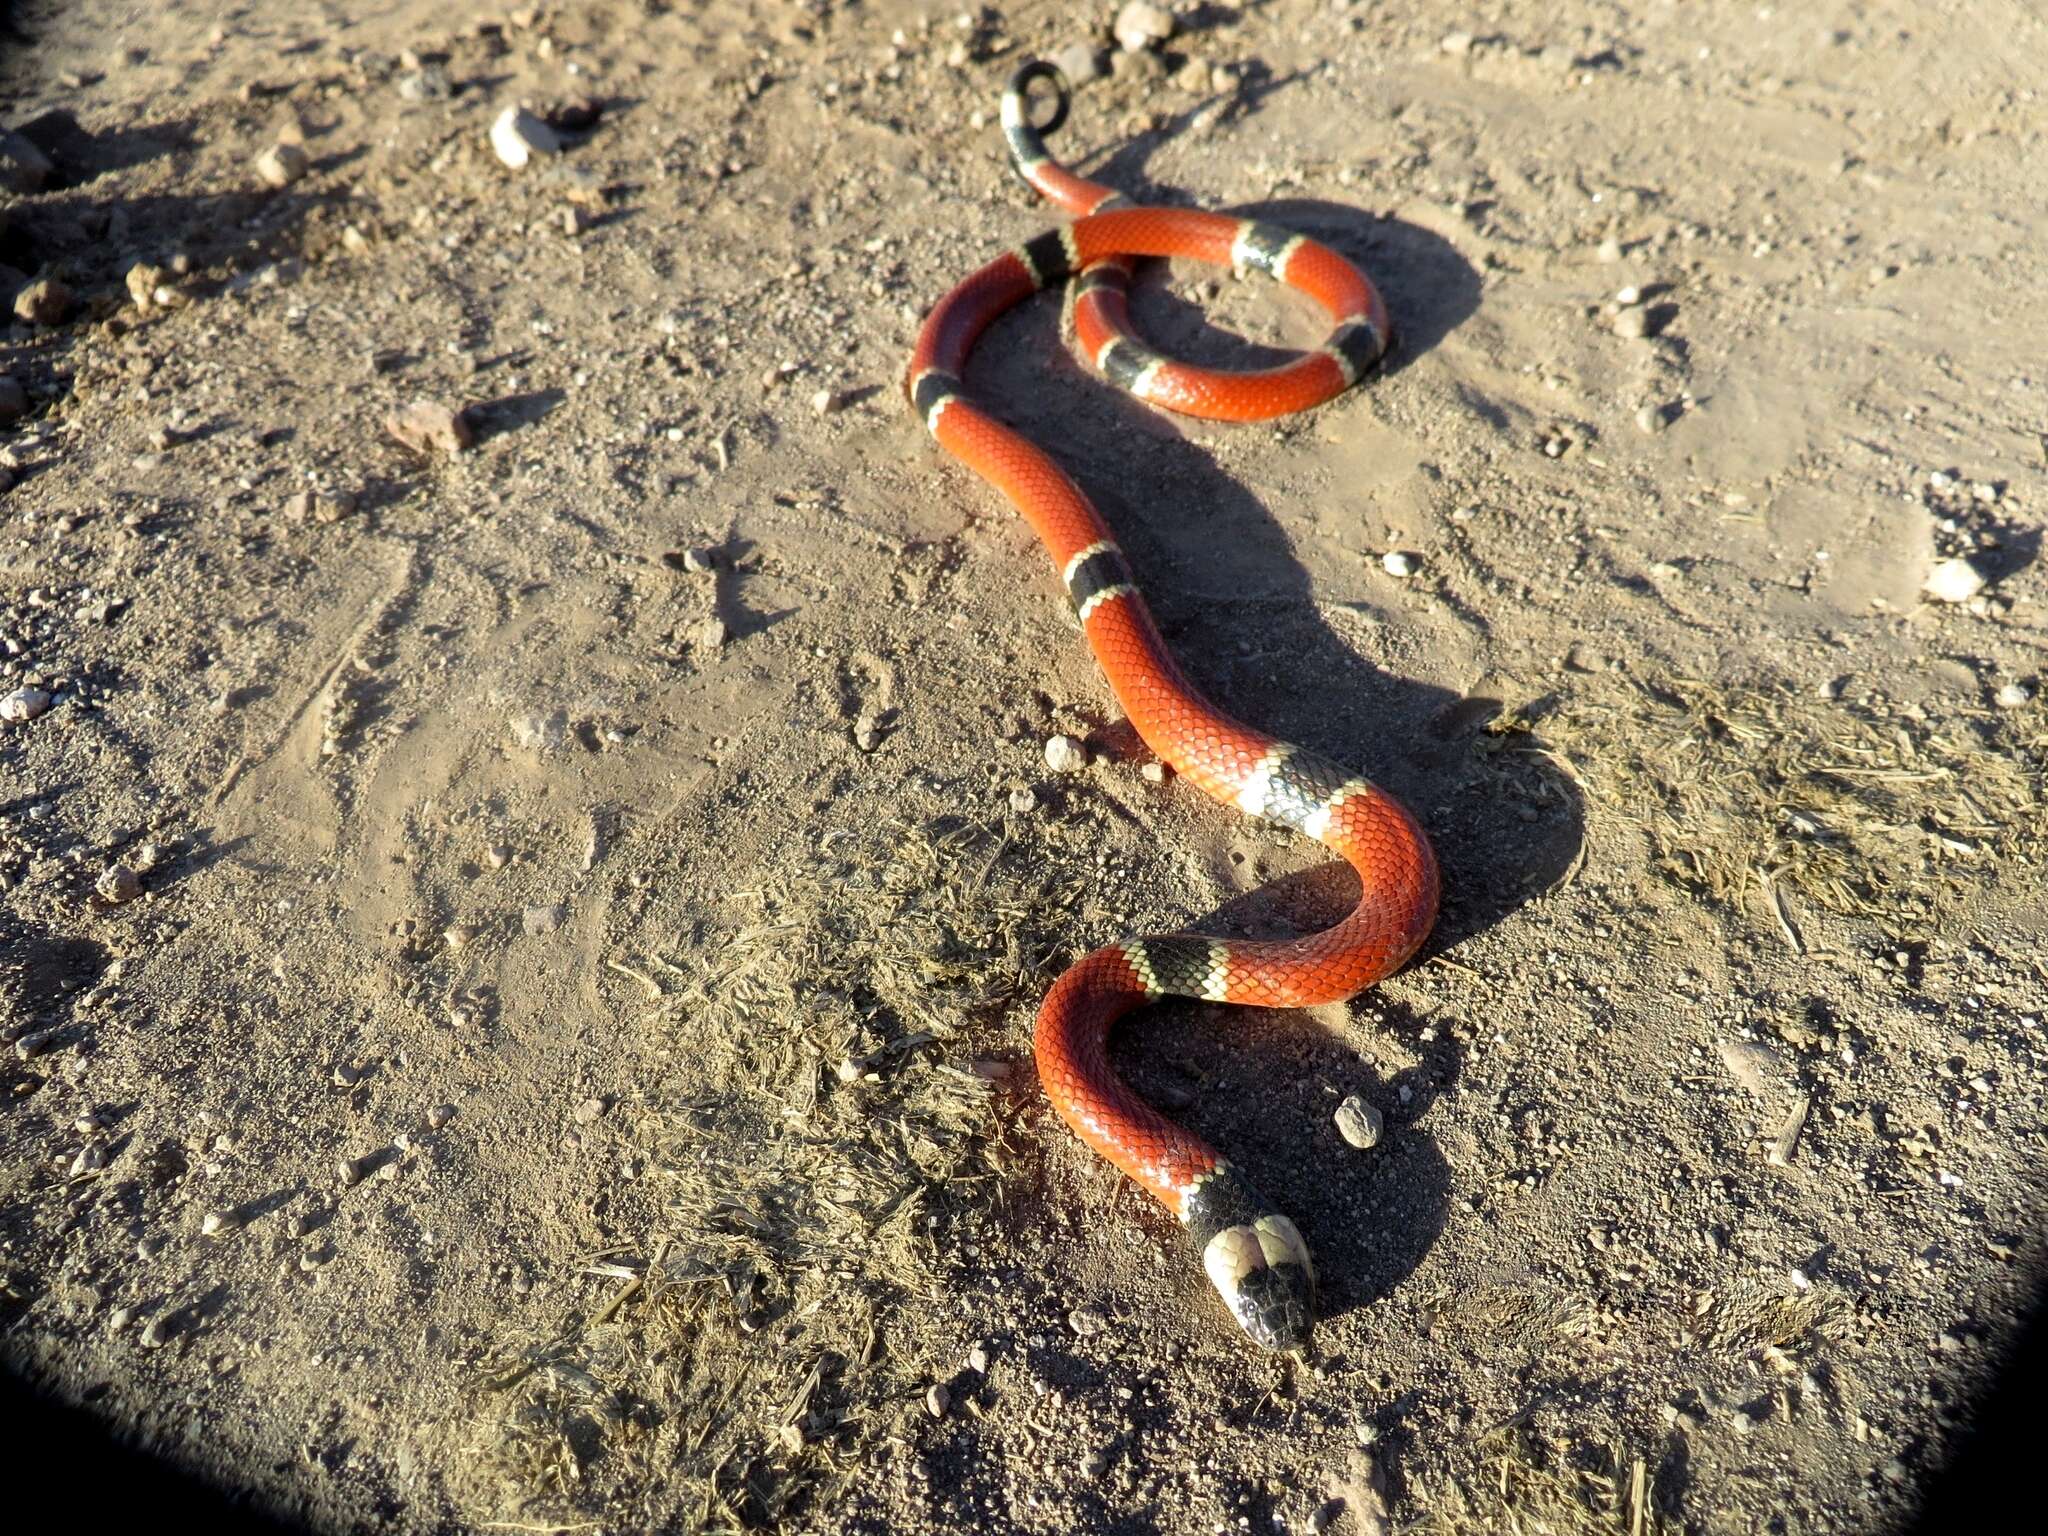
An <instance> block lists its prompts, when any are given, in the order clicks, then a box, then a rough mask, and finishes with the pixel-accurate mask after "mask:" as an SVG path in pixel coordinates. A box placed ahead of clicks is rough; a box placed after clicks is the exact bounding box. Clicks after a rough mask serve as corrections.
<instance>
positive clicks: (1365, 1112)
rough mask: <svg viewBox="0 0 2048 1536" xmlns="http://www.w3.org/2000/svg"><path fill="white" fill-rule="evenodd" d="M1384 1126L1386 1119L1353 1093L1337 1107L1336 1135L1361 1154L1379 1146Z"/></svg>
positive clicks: (1384, 1129)
mask: <svg viewBox="0 0 2048 1536" xmlns="http://www.w3.org/2000/svg"><path fill="white" fill-rule="evenodd" d="M1386 1125H1387V1122H1386V1117H1385V1116H1384V1115H1382V1114H1381V1113H1380V1112H1379V1110H1378V1109H1377V1108H1376V1107H1374V1106H1373V1105H1371V1104H1368V1103H1366V1102H1365V1100H1364V1099H1362V1098H1360V1097H1359V1096H1358V1095H1357V1094H1355V1093H1354V1094H1352V1095H1350V1096H1349V1097H1348V1098H1346V1099H1345V1100H1344V1102H1343V1103H1342V1104H1339V1105H1338V1106H1337V1134H1338V1135H1340V1136H1342V1137H1343V1138H1344V1139H1345V1140H1346V1141H1347V1142H1349V1143H1350V1144H1351V1145H1352V1146H1354V1147H1356V1148H1358V1150H1359V1151H1361V1152H1363V1151H1365V1150H1367V1149H1368V1148H1371V1147H1376V1146H1378V1145H1379V1144H1380V1137H1381V1135H1382V1134H1384V1133H1385V1131H1386Z"/></svg>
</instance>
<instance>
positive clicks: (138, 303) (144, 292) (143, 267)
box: [127, 261, 166, 310]
mask: <svg viewBox="0 0 2048 1536" xmlns="http://www.w3.org/2000/svg"><path fill="white" fill-rule="evenodd" d="M127 284H128V298H129V301H130V302H131V303H133V304H134V306H135V307H136V308H137V309H142V310H146V309H148V308H149V307H150V306H151V305H153V304H155V303H156V294H157V290H158V289H159V288H162V287H165V286H166V273H165V272H164V269H163V268H162V267H153V266H151V265H150V264H149V263H148V262H146V261H138V262H136V263H135V265H134V266H132V267H130V268H129V269H128V276H127Z"/></svg>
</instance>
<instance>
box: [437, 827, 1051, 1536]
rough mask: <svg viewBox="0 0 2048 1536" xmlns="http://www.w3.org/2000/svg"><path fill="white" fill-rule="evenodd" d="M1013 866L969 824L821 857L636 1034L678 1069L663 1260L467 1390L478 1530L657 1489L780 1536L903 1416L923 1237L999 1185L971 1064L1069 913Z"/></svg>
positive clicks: (831, 850) (1020, 866) (889, 832)
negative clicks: (588, 1315) (779, 1530)
mask: <svg viewBox="0 0 2048 1536" xmlns="http://www.w3.org/2000/svg"><path fill="white" fill-rule="evenodd" d="M1026 854H1027V850H1026V849H1024V848H1023V847H1021V846H1020V845H1017V844H1015V843H1012V842H1009V841H1007V840H1006V839H1005V837H1004V835H1003V834H1002V833H1001V832H1000V831H997V830H991V829H990V828H987V827H984V826H981V825H978V824H975V823H971V822H966V821H961V820H958V819H941V820H936V821H932V822H926V823H923V824H918V825H908V824H897V825H891V826H886V827H883V828H881V829H880V830H878V831H872V832H867V833H861V834H850V833H840V834H837V835H830V834H828V835H827V836H826V837H824V838H823V839H822V844H821V846H815V847H810V848H806V847H802V846H792V847H791V848H789V849H787V850H785V851H784V854H783V855H782V856H781V857H772V856H771V857H770V858H769V859H768V860H766V861H765V863H764V868H773V869H778V870H781V871H783V877H782V878H781V879H779V880H777V881H775V882H773V883H763V884H760V885H758V886H756V887H755V888H754V889H753V890H751V891H747V892H743V893H740V894H738V895H737V896H735V897H734V898H732V902H731V905H735V906H737V907H739V908H740V909H741V910H742V912H743V914H744V915H743V916H742V918H741V919H740V920H739V921H737V922H736V923H733V924H732V925H731V926H730V927H729V928H728V930H727V931H725V932H724V933H722V934H718V935H706V936H705V937H706V939H707V942H706V943H704V945H703V946H702V952H703V953H705V954H708V955H712V956H715V957H717V959H716V963H715V966H714V967H713V968H710V969H707V970H704V971H700V972H697V973H694V974H692V975H690V976H689V977H688V978H687V979H686V980H685V982H684V983H683V985H682V986H681V988H680V990H679V991H677V992H675V993H674V994H673V995H670V996H667V997H665V999H664V1000H663V1001H662V1002H661V1003H660V1004H659V1005H657V1006H656V1007H654V1008H652V1009H651V1010H650V1011H649V1019H650V1021H651V1022H654V1023H656V1024H658V1025H659V1027H660V1028H661V1029H662V1030H663V1031H665V1032H667V1033H670V1034H672V1036H673V1038H674V1042H675V1044H674V1053H675V1057H676V1059H677V1060H678V1062H679V1063H687V1065H688V1067H689V1073H688V1075H687V1078H686V1080H687V1081H688V1083H689V1093H688V1096H687V1097H684V1098H681V1099H679V1100H677V1101H675V1102H673V1103H670V1104H667V1105H665V1106H664V1110H665V1112H664V1113H662V1114H660V1115H659V1116H656V1117H654V1118H653V1120H652V1122H651V1123H652V1124H653V1126H654V1127H655V1129H654V1130H653V1131H652V1132H650V1135H651V1137H652V1140H651V1144H650V1145H649V1146H648V1148H647V1152H648V1155H649V1161H650V1165H651V1170H652V1172H653V1174H654V1176H655V1177H656V1178H658V1179H659V1180H660V1181H661V1187H662V1189H663V1192H664V1195H665V1207H666V1220H667V1224H668V1225H667V1228H666V1232H665V1234H664V1236H663V1237H662V1239H661V1240H660V1248H659V1251H658V1253H656V1254H655V1255H652V1256H651V1257H650V1259H649V1261H648V1262H647V1263H646V1264H645V1265H644V1266H642V1265H638V1264H635V1265H632V1266H627V1267H625V1268H623V1269H621V1270H620V1271H619V1273H621V1274H624V1275H630V1276H632V1277H633V1278H631V1279H629V1280H628V1281H626V1284H625V1290H629V1291H630V1292H631V1293H632V1294H631V1295H630V1296H624V1297H623V1300H622V1301H621V1302H619V1303H618V1304H615V1305H614V1306H613V1307H612V1308H608V1309H607V1314H608V1315H606V1316H605V1317H604V1318H603V1319H602V1320H601V1321H598V1322H593V1323H592V1324H590V1325H588V1326H587V1327H586V1326H576V1327H568V1328H565V1329H564V1331H563V1334H562V1335H561V1336H560V1337H558V1338H555V1339H552V1340H548V1341H545V1342H539V1343H535V1344H531V1345H528V1346H524V1347H517V1348H513V1349H511V1350H509V1351H508V1352H507V1353H506V1354H505V1355H504V1356H503V1357H502V1358H501V1359H499V1360H497V1361H494V1362H493V1363H492V1367H491V1369H490V1370H489V1371H488V1372H487V1373H486V1374H485V1376H484V1378H483V1379H482V1380H481V1381H480V1383H479V1386H480V1388H481V1389H482V1390H481V1394H480V1395H481V1398H482V1400H483V1402H484V1405H485V1409H486V1411H485V1414H484V1416H483V1418H482V1420H481V1425H480V1432H479V1437H478V1439H477V1441H476V1443H475V1444H473V1445H472V1446H471V1448H470V1449H471V1453H472V1457H473V1459H474V1462H475V1464H476V1465H477V1467H478V1468H479V1469H480V1470H482V1471H484V1472H485V1473H486V1474H487V1476H486V1477H485V1479H484V1492H483V1493H482V1494H481V1495H480V1497H482V1498H484V1499H485V1500H487V1501H489V1502H491V1503H492V1511H491V1518H517V1519H520V1520H528V1521H530V1520H534V1519H545V1518H548V1517H556V1516H559V1517H561V1518H562V1519H563V1520H564V1521H565V1522H567V1521H570V1520H573V1519H575V1518H586V1517H587V1516H586V1515H581V1514H578V1513H577V1511H588V1510H589V1509H592V1508H596V1507H603V1508H604V1509H605V1510H606V1512H607V1514H616V1513H617V1506H616V1504H615V1503H614V1502H611V1500H613V1499H616V1498H617V1497H620V1496H623V1495H621V1494H619V1493H618V1491H617V1490H619V1489H621V1488H622V1487H624V1486H627V1485H630V1483H631V1482H632V1481H633V1479H634V1477H635V1476H636V1475H638V1474H636V1471H635V1469H639V1470H640V1472H641V1473H644V1472H646V1471H649V1470H651V1469H655V1468H660V1469H664V1472H663V1475H664V1476H666V1477H669V1478H671V1479H673V1478H675V1477H678V1476H681V1477H684V1478H687V1479H689V1480H691V1481H692V1482H693V1483H694V1484H695V1485H696V1487H697V1490H698V1492H697V1495H696V1497H695V1499H694V1500H693V1501H692V1502H694V1503H695V1505H696V1506H697V1511H698V1519H699V1521H700V1523H701V1525H702V1527H703V1528H704V1529H727V1528H734V1527H755V1526H760V1525H765V1524H772V1523H773V1522H776V1521H778V1520H781V1519H783V1518H785V1517H787V1516H789V1515H790V1514H792V1512H794V1511H795V1510H796V1509H798V1508H799V1507H800V1506H801V1505H802V1503H803V1501H804V1500H805V1499H806V1497H807V1496H808V1495H810V1494H812V1493H814V1492H815V1491H816V1490H817V1488H818V1487H819V1486H820V1484H821V1483H829V1482H831V1480H833V1479H834V1478H836V1477H837V1476H838V1475H839V1474H840V1473H841V1472H843V1471H844V1470H845V1469H846V1468H848V1467H849V1466H851V1465H853V1464H855V1463H856V1462H857V1460H858V1459H859V1458H861V1457H862V1456H864V1455H865V1454H867V1453H868V1452H869V1451H870V1450H872V1448H873V1447H874V1446H875V1444H876V1443H877V1442H878V1441H879V1440H881V1439H883V1438H885V1437H886V1436H887V1435H888V1434H889V1432H890V1431H891V1429H892V1427H893V1426H894V1425H895V1424H896V1422H897V1419H898V1418H899V1417H900V1416H901V1415H903V1414H905V1413H908V1412H912V1411H914V1407H915V1402H916V1398H917V1393H918V1392H919V1390H921V1388H920V1387H919V1385H918V1383H919V1382H920V1381H921V1377H920V1376H918V1375H917V1373H916V1370H915V1365H914V1362H912V1361H910V1360H909V1359H908V1358H906V1357H903V1352H902V1349H901V1345H900V1343H899V1352H898V1354H896V1355H892V1352H891V1350H890V1348H889V1344H890V1340H891V1337H892V1335H893V1336H894V1337H896V1338H897V1339H898V1340H899V1341H900V1340H902V1339H903V1338H905V1337H907V1336H908V1335H909V1334H910V1333H911V1332H912V1331H913V1330H914V1329H915V1328H917V1327H918V1326H920V1322H919V1317H920V1309H928V1308H929V1306H930V1303H931V1300H932V1298H933V1297H934V1296H935V1295H937V1294H939V1293H940V1292H941V1290H942V1287H943V1285H944V1282H945V1278H946V1273H947V1270H946V1260H945V1257H944V1245H943V1244H942V1243H941V1242H940V1241H936V1240H935V1238H937V1237H939V1236H941V1235H942V1234H943V1232H944V1230H945V1228H946V1226H947V1224H948V1222H949V1220H950V1219H952V1218H953V1217H954V1216H955V1215H956V1214H957V1213H958V1212H959V1210H960V1209H961V1208H962V1207H963V1206H964V1205H968V1204H978V1203H980V1202H983V1201H984V1200H985V1199H986V1198H987V1195H986V1193H985V1191H986V1190H987V1189H989V1188H991V1187H992V1186H993V1185H994V1184H995V1182H996V1178H997V1175H998V1174H999V1172H1000V1157H1001V1143H1000V1139H999V1132H1000V1120H999V1117H998V1116H997V1115H996V1113H995V1105H994V1103H993V1100H994V1096H995V1094H996V1093H997V1091H998V1089H997V1085H996V1084H995V1083H994V1082H992V1081H991V1080H990V1078H989V1077H988V1076H986V1075H985V1074H982V1073H978V1072H975V1071H972V1070H970V1069H969V1067H968V1066H967V1065H966V1064H965V1063H967V1062H968V1061H969V1060H970V1059H971V1058H970V1056H969V1055H968V1053H967V1047H968V1046H969V1045H970V1044H971V1043H972V1042H973V1041H974V1040H975V1039H977V1038H981V1037H986V1036H987V1035H988V1033H989V1032H990V1031H991V1030H992V1029H993V1028H995V1027H997V1026H998V1025H999V1024H1001V1023H1002V1022H1003V1021H1004V1020H1005V1019H1006V1017H1007V1016H1008V1015H1009V1014H1010V1012H1011V1011H1012V1010H1016V1009H1025V1008H1028V1007H1029V1006H1030V1005H1031V1004H1033V1003H1035V1001H1036V998H1037V995H1038V993H1039V992H1040V991H1041V990H1042V989H1043V987H1044V985H1045V979H1046V978H1045V972H1046V969H1047V967H1046V962H1045V956H1046V954H1047V953H1048V950H1049V948H1050V945H1051V944H1052V942H1053V941H1054V939H1055V937H1056V936H1057V935H1058V933H1059V928H1060V923H1061V919H1062V913H1063V912H1064V911H1066V910H1070V909H1071V907H1072V905H1073V903H1074V901H1075V900H1076V899H1077V897H1078V892H1075V891H1066V890H1062V889H1061V888H1060V887H1059V885H1058V884H1057V881H1056V878H1055V877H1054V876H1052V875H1050V874H1048V872H1047V871H1046V870H1045V869H1044V867H1043V866H1042V863H1039V862H1035V861H1033V860H1031V859H1029V858H1028V857H1027V856H1026ZM636 969H637V968H636ZM654 969H656V970H660V969H668V970H671V971H672V970H674V968H673V967H663V966H661V965H658V964H657V965H656V966H655V967H654ZM1019 1022H1020V1023H1021V1021H1019ZM679 1080H685V1079H681V1078H680V1077H679ZM622 1294H623V1293H622ZM911 1347H912V1348H915V1347H917V1346H916V1345H914V1344H913V1345H912V1346H911ZM650 1405H651V1406H650ZM600 1457H602V1458H604V1459H605V1460H606V1462H607V1463H608V1472H607V1476H606V1478H605V1483H606V1486H607V1487H608V1488H610V1489H612V1490H613V1493H612V1494H610V1495H607V1496H606V1497H605V1498H602V1499H597V1498H593V1497H590V1496H588V1493H587V1490H586V1488H585V1486H584V1484H585V1472H586V1469H587V1468H590V1467H591V1466H592V1464H593V1463H594V1461H596V1460H597V1459H598V1458H600ZM508 1511H509V1512H508ZM479 1514H480V1515H481V1514H482V1511H479Z"/></svg>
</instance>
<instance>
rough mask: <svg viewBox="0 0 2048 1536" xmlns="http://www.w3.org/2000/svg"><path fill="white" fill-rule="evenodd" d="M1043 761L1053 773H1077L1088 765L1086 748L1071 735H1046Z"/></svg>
mask: <svg viewBox="0 0 2048 1536" xmlns="http://www.w3.org/2000/svg"><path fill="white" fill-rule="evenodd" d="M1045 763H1046V766H1047V767H1048V768H1050V769H1052V771H1053V772H1054V773H1079V772H1080V771H1081V770H1082V769H1083V768H1086V767H1087V766H1088V749H1087V748H1086V747H1084V746H1082V745H1081V743H1080V742H1078V741H1076V740H1074V738H1073V737H1071V736H1048V737H1047V738H1046V740H1045Z"/></svg>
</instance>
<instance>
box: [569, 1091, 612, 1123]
mask: <svg viewBox="0 0 2048 1536" xmlns="http://www.w3.org/2000/svg"><path fill="white" fill-rule="evenodd" d="M604 1110H605V1103H604V1100H603V1099H601V1098H598V1097H596V1096H594V1095H593V1096H592V1097H590V1098H587V1099H585V1100H584V1101H583V1102H582V1103H581V1104H578V1105H577V1106H576V1123H577V1124H578V1125H589V1124H590V1123H591V1122H592V1121H593V1120H595V1119H597V1117H598V1116H599V1115H601V1114H603V1113H604Z"/></svg>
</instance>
